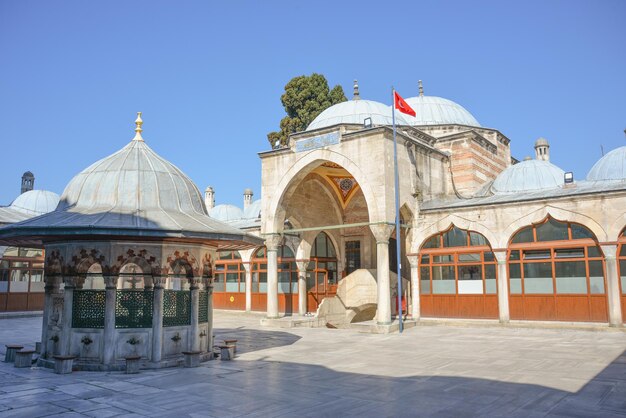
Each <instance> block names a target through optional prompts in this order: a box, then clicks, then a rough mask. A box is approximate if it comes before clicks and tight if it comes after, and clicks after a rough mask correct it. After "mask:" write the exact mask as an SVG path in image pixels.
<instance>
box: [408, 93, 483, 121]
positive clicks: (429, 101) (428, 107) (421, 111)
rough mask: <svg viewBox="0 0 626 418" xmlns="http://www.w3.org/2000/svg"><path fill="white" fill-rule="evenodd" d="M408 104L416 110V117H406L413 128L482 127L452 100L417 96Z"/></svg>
mask: <svg viewBox="0 0 626 418" xmlns="http://www.w3.org/2000/svg"><path fill="white" fill-rule="evenodd" d="M406 102H407V103H408V104H409V106H411V107H412V108H413V110H415V117H411V116H408V117H406V120H407V121H408V122H409V123H410V124H411V125H413V126H420V125H448V124H457V125H469V126H476V127H480V123H478V121H477V120H476V118H474V116H472V114H471V113H470V112H468V111H467V110H466V109H465V108H464V107H463V106H461V105H460V104H458V103H455V102H453V101H452V100H448V99H444V98H442V97H436V96H417V97H409V98H408V99H406Z"/></svg>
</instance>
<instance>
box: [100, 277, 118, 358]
mask: <svg viewBox="0 0 626 418" xmlns="http://www.w3.org/2000/svg"><path fill="white" fill-rule="evenodd" d="M118 278H119V276H104V286H105V289H106V290H105V308H104V345H103V354H102V362H103V363H104V364H106V365H111V364H115V345H116V335H115V306H116V304H117V280H118Z"/></svg>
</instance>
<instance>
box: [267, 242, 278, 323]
mask: <svg viewBox="0 0 626 418" xmlns="http://www.w3.org/2000/svg"><path fill="white" fill-rule="evenodd" d="M280 242H281V236H280V235H279V234H274V235H269V236H268V238H267V239H266V240H265V248H266V251H267V317H268V318H269V319H274V318H278V246H279V245H280Z"/></svg>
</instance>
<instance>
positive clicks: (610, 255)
mask: <svg viewBox="0 0 626 418" xmlns="http://www.w3.org/2000/svg"><path fill="white" fill-rule="evenodd" d="M600 248H602V252H603V253H604V258H605V259H606V260H615V256H616V255H617V245H616V244H601V245H600Z"/></svg>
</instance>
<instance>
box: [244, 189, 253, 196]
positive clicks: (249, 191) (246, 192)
mask: <svg viewBox="0 0 626 418" xmlns="http://www.w3.org/2000/svg"><path fill="white" fill-rule="evenodd" d="M243 194H245V195H248V194H254V192H253V191H252V189H245V190H244V191H243Z"/></svg>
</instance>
